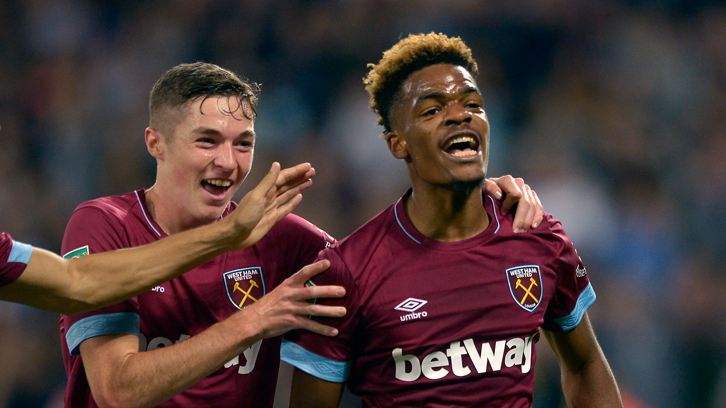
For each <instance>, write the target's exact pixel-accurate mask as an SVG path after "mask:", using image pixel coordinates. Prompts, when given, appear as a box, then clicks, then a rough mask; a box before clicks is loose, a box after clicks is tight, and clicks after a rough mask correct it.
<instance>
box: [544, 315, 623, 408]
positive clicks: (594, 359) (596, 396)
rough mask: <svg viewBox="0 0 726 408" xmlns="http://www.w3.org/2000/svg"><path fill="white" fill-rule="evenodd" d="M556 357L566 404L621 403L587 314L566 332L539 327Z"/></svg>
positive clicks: (591, 405) (586, 405)
mask: <svg viewBox="0 0 726 408" xmlns="http://www.w3.org/2000/svg"><path fill="white" fill-rule="evenodd" d="M542 332H543V333H544V336H545V338H546V339H547V342H548V343H549V344H550V346H551V347H552V350H554V352H555V354H557V358H558V359H559V360H560V368H561V372H562V389H563V391H564V393H565V400H566V401H567V406H568V407H603V408H604V407H608V408H610V407H622V406H623V402H622V400H621V398H620V391H618V386H617V384H616V383H615V377H614V376H613V372H612V371H611V370H610V366H609V365H608V363H607V360H605V355H604V354H603V352H602V350H601V349H600V345H599V344H598V342H597V339H596V338H595V333H594V332H593V330H592V326H591V325H590V319H589V318H588V317H587V314H585V316H584V317H583V318H582V321H581V322H580V324H579V325H578V326H577V327H575V328H574V329H572V330H570V331H567V332H550V331H547V330H542Z"/></svg>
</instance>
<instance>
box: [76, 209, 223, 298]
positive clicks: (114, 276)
mask: <svg viewBox="0 0 726 408" xmlns="http://www.w3.org/2000/svg"><path fill="white" fill-rule="evenodd" d="M234 237H235V235H234V234H232V230H231V223H229V222H226V220H224V221H220V222H217V223H214V224H212V225H208V226H205V227H201V228H197V229H194V230H190V231H185V232H182V233H179V234H174V235H171V236H169V237H167V238H164V239H162V240H160V241H157V242H154V243H152V244H148V245H144V246H141V247H136V248H129V249H121V250H117V251H109V252H104V253H101V254H92V255H90V256H87V257H82V258H78V259H74V260H72V261H71V262H70V265H69V272H68V273H69V275H70V276H71V277H72V278H73V285H69V286H70V287H71V289H72V290H71V291H70V293H68V296H69V297H70V298H72V299H76V300H78V301H80V302H84V303H86V304H87V308H88V309H96V308H99V307H103V306H107V305H112V304H115V303H118V302H119V301H121V300H123V299H126V298H129V297H131V296H135V295H138V294H140V293H143V292H145V291H147V290H149V289H150V288H152V287H154V286H155V285H158V284H161V283H163V282H166V281H168V280H170V279H172V278H175V277H177V276H179V275H181V274H182V273H184V272H187V271H189V270H191V269H193V268H195V267H197V266H199V265H201V264H203V263H205V262H207V261H209V260H210V259H212V258H214V257H215V256H218V255H220V254H222V253H224V252H226V251H229V250H231V249H234V248H235V244H236V243H235V241H234Z"/></svg>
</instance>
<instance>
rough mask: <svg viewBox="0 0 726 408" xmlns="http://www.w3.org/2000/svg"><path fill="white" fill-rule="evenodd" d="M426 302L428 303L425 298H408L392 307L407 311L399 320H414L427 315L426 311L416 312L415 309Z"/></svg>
mask: <svg viewBox="0 0 726 408" xmlns="http://www.w3.org/2000/svg"><path fill="white" fill-rule="evenodd" d="M426 303H428V301H427V300H422V299H416V298H408V299H406V300H404V301H403V302H401V303H399V304H398V306H396V307H394V309H395V310H400V311H402V312H408V314H405V315H403V316H400V318H401V321H402V322H405V321H407V320H414V319H419V318H422V317H426V316H428V313H426V311H423V312H419V313H416V310H418V309H420V308H422V307H423V305H425V304H426Z"/></svg>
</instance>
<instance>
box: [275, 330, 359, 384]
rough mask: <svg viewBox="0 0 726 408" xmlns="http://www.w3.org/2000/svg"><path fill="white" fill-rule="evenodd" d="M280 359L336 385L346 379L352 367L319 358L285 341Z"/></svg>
mask: <svg viewBox="0 0 726 408" xmlns="http://www.w3.org/2000/svg"><path fill="white" fill-rule="evenodd" d="M280 359H282V361H284V362H286V363H288V364H290V365H293V366H295V367H297V368H298V369H300V370H302V371H305V372H306V373H308V374H310V375H313V376H315V377H318V378H320V379H323V380H325V381H330V382H336V383H342V382H345V381H346V380H347V379H348V375H349V374H350V367H351V366H352V365H353V363H351V362H350V361H335V360H330V359H327V358H325V357H321V356H319V355H317V354H315V353H311V352H309V351H307V350H305V349H304V348H302V347H300V346H299V345H297V344H295V343H293V342H291V341H289V340H285V339H283V340H282V347H281V349H280Z"/></svg>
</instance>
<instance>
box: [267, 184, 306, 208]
mask: <svg viewBox="0 0 726 408" xmlns="http://www.w3.org/2000/svg"><path fill="white" fill-rule="evenodd" d="M312 185H313V181H312V180H307V181H304V182H303V183H302V184H299V185H297V186H295V187H293V188H290V189H287V190H284V191H283V190H282V189H280V190H278V191H277V193H276V194H277V197H276V198H275V206H278V207H279V206H280V205H282V204H283V203H285V202H286V201H288V200H290V199H292V198H293V197H295V196H297V195H299V194H300V193H302V192H303V191H305V190H307V189H308V188H309V187H310V186H312Z"/></svg>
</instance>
